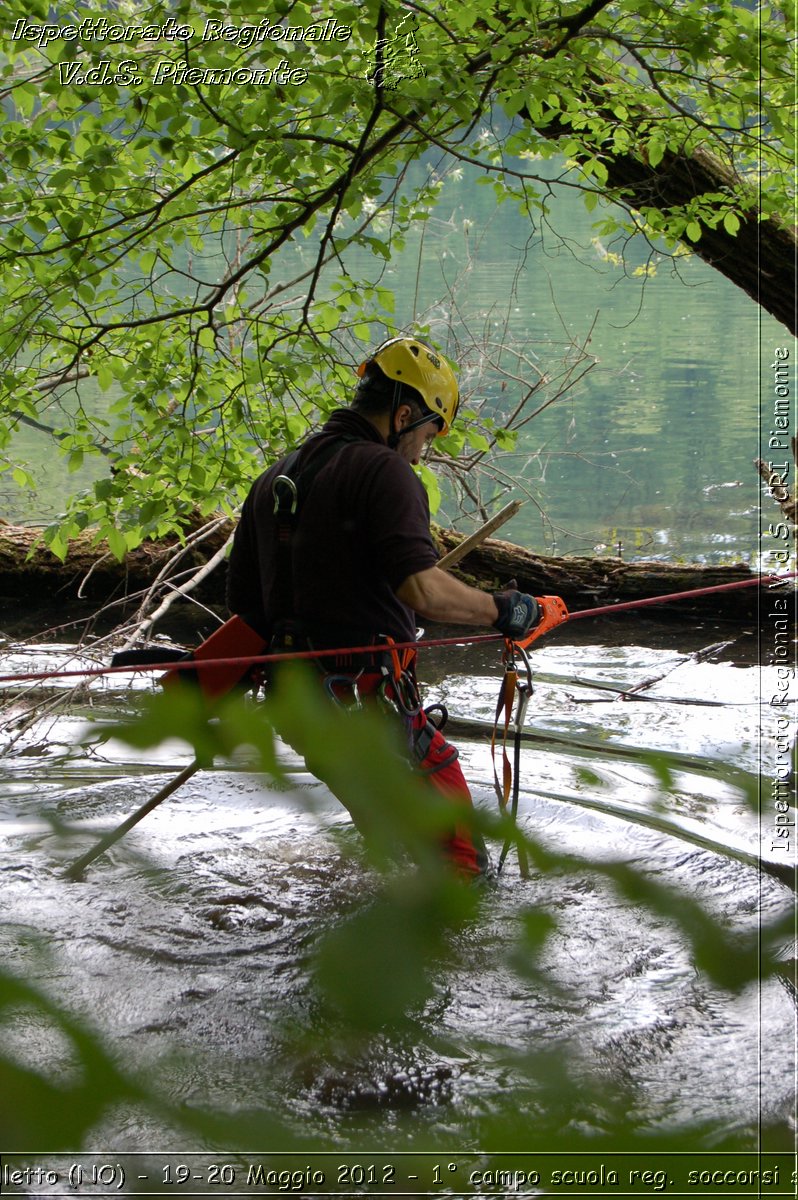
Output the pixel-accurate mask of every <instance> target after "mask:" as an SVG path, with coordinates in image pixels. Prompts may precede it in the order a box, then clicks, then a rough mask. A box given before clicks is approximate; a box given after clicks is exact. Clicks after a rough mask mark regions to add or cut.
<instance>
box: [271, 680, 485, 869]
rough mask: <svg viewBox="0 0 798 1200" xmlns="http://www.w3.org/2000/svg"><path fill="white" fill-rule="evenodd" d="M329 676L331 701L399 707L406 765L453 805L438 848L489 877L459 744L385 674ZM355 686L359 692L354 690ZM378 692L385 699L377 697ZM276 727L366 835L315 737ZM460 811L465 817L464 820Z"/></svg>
mask: <svg viewBox="0 0 798 1200" xmlns="http://www.w3.org/2000/svg"><path fill="white" fill-rule="evenodd" d="M325 678H326V679H327V681H328V682H329V683H330V684H331V683H332V681H333V679H334V680H335V685H334V686H331V687H327V688H326V691H327V693H328V695H330V696H331V697H332V700H333V701H335V700H337V701H338V702H339V703H341V704H343V705H344V706H346V705H347V704H348V703H351V702H352V700H353V698H354V697H355V696H357V697H359V698H362V699H363V700H364V701H365V703H366V704H369V703H374V704H378V703H383V702H385V703H387V704H389V706H390V709H391V710H394V711H395V719H396V720H397V721H399V722H400V723H401V726H402V729H403V733H404V735H405V737H404V740H405V745H406V747H407V752H406V753H407V761H408V765H409V766H410V767H411V769H412V770H413V771H414V772H415V773H416V774H418V775H420V776H421V777H422V778H423V779H424V781H425V783H426V786H428V787H430V788H432V789H434V790H435V791H436V792H437V793H438V794H439V795H441V796H443V797H445V799H446V800H447V802H449V803H450V804H451V807H452V824H451V832H450V833H448V834H447V835H446V836H445V837H444V838H443V840H442V842H441V847H440V848H441V853H442V855H443V858H444V860H445V861H446V862H448V863H449V864H450V865H451V866H452V867H453V868H454V869H455V871H456V872H457V874H459V875H461V876H463V877H465V878H469V879H473V878H478V877H481V876H483V875H484V876H486V877H487V878H488V879H490V878H491V875H490V871H491V868H490V860H489V857H488V852H487V850H486V848H485V844H484V842H483V840H482V838H481V837H480V836H479V834H477V833H475V832H473V831H472V830H471V829H470V828H469V819H468V818H469V817H470V814H471V811H472V807H473V806H472V801H471V793H470V791H469V790H468V784H467V783H466V780H465V776H464V775H463V772H462V769H461V767H460V763H459V762H458V752H457V749H456V747H454V746H452V745H451V743H449V742H447V741H446V739H445V738H444V736H443V734H442V733H441V731H440V730H439V729H438V727H437V725H436V724H435V723H434V721H431V720H430V718H429V716H428V715H427V713H426V712H425V711H424V709H422V708H420V707H418V706H417V705H415V706H414V708H413V709H412V710H410V711H407V710H406V708H404V707H403V705H401V704H400V703H398V702H397V700H396V699H395V698H394V687H393V683H388V685H387V687H386V679H385V676H384V675H383V674H382V673H379V674H378V673H376V672H375V673H371V672H363V673H362V674H360V675H357V676H344V675H335V676H325ZM353 685H354V687H355V688H356V691H354V690H353ZM413 690H414V685H413ZM378 693H379V695H380V697H382V699H378V698H377V696H378ZM276 728H277V733H278V734H280V736H281V737H283V738H284V740H286V741H288V743H289V744H290V745H291V746H292V747H293V749H294V750H296V751H297V753H299V754H301V755H302V756H303V758H304V759H305V763H306V765H307V767H308V770H309V771H311V772H312V773H313V774H314V775H315V776H316V778H317V779H321V780H322V782H323V783H325V784H326V785H327V786H328V787H329V788H330V791H332V793H333V794H334V795H335V796H336V797H337V799H338V800H340V802H341V803H342V804H343V806H344V808H346V809H347V810H348V811H349V812H350V814H351V815H352V817H353V819H354V821H355V824H356V825H357V826H358V827H359V828H360V830H361V832H362V833H363V834H364V835H365V836H368V830H367V823H368V814H366V813H363V812H361V813H360V816H359V817H358V813H357V812H356V811H355V809H356V807H357V806H355V805H353V804H350V803H347V796H346V786H345V785H343V786H342V781H341V779H340V778H336V779H333V778H327V777H326V776H327V772H326V771H325V769H324V768H323V767H322V766H321V764H319V763H316V762H314V756H313V746H312V741H309V740H308V739H307V738H306V736H305V735H304V732H300V731H299V730H298V729H297V728H296V727H295V728H293V729H292V730H291V732H290V735H289V734H288V731H287V730H285V731H284V730H282V729H281V728H280V726H279V724H278V725H277V727H276ZM458 810H459V814H460V815H461V816H462V817H464V818H465V819H464V820H460V818H459V816H458Z"/></svg>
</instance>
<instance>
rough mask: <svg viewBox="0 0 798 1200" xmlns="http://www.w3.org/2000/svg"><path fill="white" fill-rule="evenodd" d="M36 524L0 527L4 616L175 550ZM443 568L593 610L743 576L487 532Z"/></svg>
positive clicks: (709, 602)
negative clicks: (56, 535) (53, 531)
mask: <svg viewBox="0 0 798 1200" xmlns="http://www.w3.org/2000/svg"><path fill="white" fill-rule="evenodd" d="M232 527H233V526H232V522H225V523H223V524H221V525H220V526H219V527H218V528H217V529H216V530H215V531H214V532H213V534H212V535H211V536H209V537H208V538H206V539H205V540H204V541H202V542H201V543H200V544H198V545H197V546H196V547H194V548H192V549H191V550H190V551H189V553H188V554H187V555H185V556H184V557H183V558H181V560H180V563H179V569H180V570H181V571H185V570H192V569H193V570H198V569H199V568H200V567H201V566H203V565H204V563H206V562H207V560H208V559H209V558H210V557H211V556H212V555H213V554H214V552H215V551H217V550H218V549H219V548H220V547H221V546H223V544H224V542H225V540H226V539H227V538H228V537H229V535H230V532H231V530H232ZM37 536H38V535H37V531H36V530H33V529H29V528H26V527H20V526H13V525H0V606H2V609H3V611H4V612H6V613H8V612H10V611H12V610H14V609H16V610H17V612H20V611H25V612H26V613H27V614H29V615H30V614H32V612H35V609H36V608H38V607H39V606H41V608H42V609H44V608H48V609H50V610H52V608H53V606H54V605H61V606H63V608H64V610H65V612H69V613H70V614H73V615H74V614H75V612H76V609H77V610H78V611H80V612H83V613H89V612H91V611H94V610H95V609H96V608H98V607H99V606H100V605H102V604H106V603H108V602H109V601H111V600H117V601H118V600H121V599H123V598H129V601H130V604H132V603H133V602H134V597H135V595H136V593H138V592H140V591H141V590H142V589H145V588H148V587H150V586H151V585H152V583H153V582H154V580H155V578H156V576H157V575H158V574H159V572H160V571H162V569H163V567H164V564H165V563H166V562H167V561H168V558H169V556H170V555H171V554H174V552H175V550H176V549H179V548H180V544H179V542H178V541H177V540H176V539H172V540H169V541H164V542H145V543H144V544H143V545H142V546H140V547H138V549H136V550H134V551H132V552H131V553H129V554H128V555H127V556H126V557H125V560H124V562H121V563H120V562H117V560H116V559H115V558H114V557H113V556H112V555H111V554H109V552H108V548H107V546H105V544H104V543H99V544H94V543H93V539H92V537H91V534H90V533H87V534H86V535H84V536H83V537H81V538H79V539H77V540H76V541H74V542H73V543H72V544H71V546H70V551H69V554H68V556H67V559H66V561H65V562H63V563H62V562H61V561H60V560H59V559H57V558H56V557H55V556H54V555H52V554H50V553H49V551H47V550H45V549H43V548H42V547H36V546H35V543H36V541H37ZM463 536H464V535H462V534H459V533H454V532H453V531H451V530H438V531H436V537H437V540H438V545H439V548H440V550H441V553H444V552H446V551H448V550H450V549H452V548H454V547H455V546H456V545H457V544H458V543H459V542H460V541H461V540H462V539H463ZM453 574H455V575H459V576H460V577H461V578H464V579H465V580H466V581H467V582H469V583H472V584H474V585H475V586H477V587H481V588H483V589H486V590H489V591H491V590H497V589H499V588H501V587H504V586H506V584H507V583H508V582H509V580H511V579H516V580H517V581H518V586H519V587H520V588H521V590H522V591H526V592H531V593H532V594H534V595H558V596H561V597H562V598H563V600H564V601H565V603H566V604H567V605H568V607H569V608H570V609H572V610H573V611H576V610H577V609H584V608H594V607H598V606H601V605H605V604H613V603H616V602H622V601H626V600H635V599H642V598H646V597H649V596H658V595H668V594H671V593H674V592H681V591H689V590H691V589H693V588H703V587H713V586H716V585H717V584H722V583H731V582H735V581H737V580H743V579H752V580H753V578H754V576H753V575H752V573H751V571H750V569H749V567H748V566H746V565H745V564H744V563H739V564H735V565H733V566H703V565H701V564H687V565H684V564H674V563H667V562H653V561H650V562H629V563H627V562H623V561H622V560H620V559H618V558H610V557H607V558H576V557H562V558H551V557H546V556H543V555H538V554H533V553H531V552H530V551H528V550H525V549H523V548H522V547H520V546H515V545H513V544H512V543H511V542H505V541H501V540H499V539H494V538H489V539H488V540H487V541H485V542H484V543H483V544H482V545H481V546H479V547H478V548H477V549H475V550H472V551H471V552H470V553H469V554H468V555H467V556H466V557H465V558H464V559H463V560H462V562H461V563H460V564H458V566H457V567H456V568H455V569H454V570H453ZM224 592H225V572H224V571H223V570H222V571H214V572H213V574H212V575H210V576H209V577H208V578H207V579H206V580H204V581H203V582H202V584H201V585H200V587H199V588H198V589H197V592H196V593H194V594H195V595H196V596H197V598H198V599H200V600H202V602H203V603H206V604H212V605H218V606H219V607H220V608H222V607H223V606H224ZM767 595H768V589H767V588H766V587H761V586H760V587H757V586H756V585H754V584H752V586H751V587H750V588H741V589H735V590H732V591H729V592H721V593H716V594H714V595H712V596H706V597H697V598H696V599H695V600H692V601H691V600H685V601H680V602H675V603H672V604H669V605H663V606H662V607H659V606H656V607H653V606H652V615H653V614H654V613H655V612H656V614H657V616H658V617H662V618H665V617H676V618H679V617H686V616H688V615H690V614H700V615H702V616H706V617H709V616H712V617H716V618H720V619H734V620H747V621H750V620H752V619H755V617H756V614H757V605H758V603H759V601H760V599H761V598H763V597H766V596H767Z"/></svg>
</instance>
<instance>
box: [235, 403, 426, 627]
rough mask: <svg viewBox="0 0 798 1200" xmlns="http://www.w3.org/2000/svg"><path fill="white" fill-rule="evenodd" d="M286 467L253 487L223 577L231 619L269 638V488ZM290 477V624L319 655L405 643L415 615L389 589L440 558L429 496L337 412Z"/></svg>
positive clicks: (405, 466)
mask: <svg viewBox="0 0 798 1200" xmlns="http://www.w3.org/2000/svg"><path fill="white" fill-rule="evenodd" d="M342 437H345V438H350V439H355V440H349V441H343V442H341V444H340V445H339V446H338V447H337V448H336V449H335V450H334V451H333V453H332V457H330V458H328V459H327V460H326V462H324V463H323V465H322V466H321V467H320V468H319V469H318V471H317V472H314V471H313V470H312V467H311V466H308V464H310V463H312V456H313V455H314V454H316V453H320V448H321V447H322V446H323V445H325V444H329V439H330V438H335V439H338V438H342ZM320 457H321V455H320ZM285 461H286V460H285V459H282V460H281V461H280V462H278V463H276V464H275V465H274V466H273V467H270V468H269V470H268V471H266V472H264V474H263V475H261V476H260V477H259V478H258V479H257V480H256V481H255V483H254V484H253V486H252V489H251V491H250V493H249V495H248V497H247V499H246V501H245V502H244V507H243V509H242V512H241V520H240V522H239V525H238V528H237V530H236V534H235V538H234V542H233V549H232V553H231V556H230V567H229V574H228V604H229V607H230V609H231V611H232V612H234V613H238V614H239V615H240V616H242V617H244V618H245V619H246V620H247V621H249V623H250V624H252V625H254V626H255V627H256V628H257V629H259V630H261V631H262V632H264V633H267V634H268V633H269V632H270V631H271V627H272V623H273V620H274V616H275V604H276V602H277V594H276V592H275V589H274V577H275V569H276V561H275V518H274V495H273V492H272V488H273V484H274V480H275V479H276V477H277V476H278V475H279V474H281V473H282V472H283V470H284V468H285ZM306 466H307V476H306V478H307V479H308V480H309V483H308V485H307V486H303V483H302V477H301V472H302V471H303V470H304V469H305V467H306ZM291 474H292V476H298V478H299V486H300V504H301V507H300V510H299V517H298V522H297V526H296V530H295V533H294V536H293V538H292V548H291V562H292V575H293V578H292V587H291V595H292V600H293V610H294V611H293V616H294V617H295V619H296V620H298V621H299V622H300V623H301V625H302V626H303V628H304V629H305V630H306V631H307V633H308V635H309V637H310V638H311V641H312V642H313V644H314V645H317V646H336V645H339V646H346V645H364V644H367V643H370V642H371V641H373V640H374V638H375V637H377V636H378V635H380V634H388V635H390V636H391V637H393V638H395V639H396V640H397V641H411V640H412V639H413V638H414V637H415V616H414V614H413V612H412V610H411V609H409V608H408V607H407V606H406V605H404V604H402V602H401V601H400V600H399V599H398V598H397V596H396V589H397V588H398V587H399V586H400V585H401V584H402V583H403V582H404V580H405V579H407V578H408V576H410V575H414V574H416V572H418V571H423V570H426V569H427V568H429V567H432V566H434V565H435V563H436V561H437V557H438V556H437V552H436V550H435V546H434V544H433V541H432V538H431V536H430V530H429V520H430V516H429V504H428V502H427V495H426V492H425V491H424V488H423V486H422V484H421V481H420V480H419V479H418V478H417V476H416V474H415V472H414V471H413V469H412V467H411V466H410V464H409V463H408V462H406V461H405V460H404V459H403V458H401V457H400V455H399V454H397V452H396V451H395V450H392V449H390V447H389V446H388V445H387V444H386V442H385V440H384V439H383V437H382V436H381V434H380V433H379V432H378V431H377V430H376V429H375V428H374V426H373V425H372V424H371V422H370V421H367V420H366V419H365V418H364V417H362V416H360V414H358V413H356V412H353V411H352V410H350V409H340V410H338V411H336V412H335V413H333V415H332V416H331V417H330V419H329V421H328V422H327V423H326V425H325V426H324V428H323V429H322V431H321V432H320V433H319V434H318V435H316V436H314V437H312V438H310V439H309V440H308V441H307V442H306V443H305V445H304V446H303V447H302V450H301V451H300V456H299V459H298V461H297V464H296V465H295V466H294V467H292V469H291Z"/></svg>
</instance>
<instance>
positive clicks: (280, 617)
mask: <svg viewBox="0 0 798 1200" xmlns="http://www.w3.org/2000/svg"><path fill="white" fill-rule="evenodd" d="M362 440H363V439H362V438H359V437H357V436H356V435H355V434H345V433H343V434H339V435H338V436H336V437H325V436H324V435H323V434H322V435H319V436H318V437H315V438H311V439H310V440H309V441H308V442H306V443H305V445H304V446H300V448H299V449H298V450H294V452H293V453H292V454H289V455H288V457H287V458H286V460H285V462H284V463H283V469H282V471H281V472H280V474H279V475H278V476H277V478H276V479H275V480H274V482H273V484H272V496H273V497H274V527H275V579H274V588H273V592H272V603H273V607H274V613H273V618H274V623H275V624H276V623H278V622H281V621H288V620H290V619H291V617H292V616H293V610H294V596H293V562H292V543H293V539H294V534H295V532H296V527H297V524H298V522H299V515H300V512H301V509H302V505H303V503H304V501H305V500H306V499H307V496H308V494H309V492H310V489H311V487H312V486H313V483H314V482H315V479H316V476H317V475H318V474H319V472H320V471H321V469H322V468H323V467H324V466H326V464H327V463H328V462H329V461H330V459H331V458H333V457H334V455H336V454H337V453H338V451H339V450H341V449H342V448H343V447H344V446H346V445H348V444H350V443H351V442H359V441H362Z"/></svg>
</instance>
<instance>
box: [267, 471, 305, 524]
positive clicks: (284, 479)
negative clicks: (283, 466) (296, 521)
mask: <svg viewBox="0 0 798 1200" xmlns="http://www.w3.org/2000/svg"><path fill="white" fill-rule="evenodd" d="M281 483H282V484H285V485H287V487H288V490H289V492H290V494H291V507H290V508H289V510H288V512H289V514H290V515H291V516H292V517H293V516H294V515H295V513H296V507H297V501H298V499H299V496H298V493H297V490H296V484H295V483H294V481H293V479H292V478H291V476H290V475H278V476H277V478H276V479H275V481H274V483H273V484H272V495H273V496H274V511H275V512H276V513H279V512H283V511H284V510H283V508H282V507H281V504H282V501H281V498H280V496H279V494H278V491H277V486H278V484H281Z"/></svg>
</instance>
